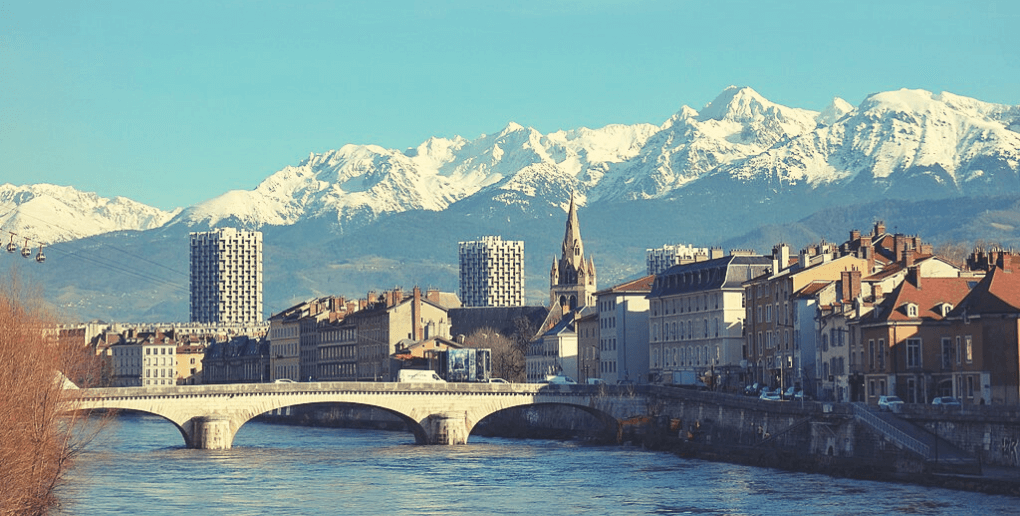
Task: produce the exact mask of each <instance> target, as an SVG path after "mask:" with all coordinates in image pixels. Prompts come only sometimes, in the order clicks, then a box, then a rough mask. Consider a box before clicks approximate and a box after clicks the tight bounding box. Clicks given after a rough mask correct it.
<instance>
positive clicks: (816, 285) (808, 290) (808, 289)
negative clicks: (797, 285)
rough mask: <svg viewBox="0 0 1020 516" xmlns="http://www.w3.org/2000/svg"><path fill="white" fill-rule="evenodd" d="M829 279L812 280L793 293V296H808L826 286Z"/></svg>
mask: <svg viewBox="0 0 1020 516" xmlns="http://www.w3.org/2000/svg"><path fill="white" fill-rule="evenodd" d="M830 283H832V282H831V281H812V282H811V283H808V284H807V285H804V288H802V289H800V290H798V291H797V292H795V293H794V294H793V297H810V296H813V295H815V294H817V293H818V292H819V291H821V290H822V289H823V288H825V287H826V286H828V285H829V284H830Z"/></svg>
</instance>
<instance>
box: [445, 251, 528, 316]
mask: <svg viewBox="0 0 1020 516" xmlns="http://www.w3.org/2000/svg"><path fill="white" fill-rule="evenodd" d="M460 300H461V303H463V305H464V306H466V307H480V306H523V305H524V242H523V241H519V240H503V239H502V238H501V237H498V236H485V237H482V238H481V239H480V240H474V241H470V242H460Z"/></svg>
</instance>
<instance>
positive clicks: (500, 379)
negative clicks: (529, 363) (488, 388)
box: [489, 378, 510, 383]
mask: <svg viewBox="0 0 1020 516" xmlns="http://www.w3.org/2000/svg"><path fill="white" fill-rule="evenodd" d="M489 383H510V382H508V381H506V380H504V379H502V378H489Z"/></svg>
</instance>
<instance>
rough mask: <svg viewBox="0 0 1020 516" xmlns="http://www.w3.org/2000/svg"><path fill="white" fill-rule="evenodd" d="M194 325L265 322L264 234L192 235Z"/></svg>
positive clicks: (225, 230)
mask: <svg viewBox="0 0 1020 516" xmlns="http://www.w3.org/2000/svg"><path fill="white" fill-rule="evenodd" d="M191 321H192V322H202V323H242V324H243V323H256V322H259V321H262V233H261V232H259V231H243V230H238V229H234V228H220V229H216V230H214V231H206V232H195V233H191Z"/></svg>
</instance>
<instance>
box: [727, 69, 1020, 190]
mask: <svg viewBox="0 0 1020 516" xmlns="http://www.w3.org/2000/svg"><path fill="white" fill-rule="evenodd" d="M1012 112H1013V108H1010V107H1008V106H999V105H993V104H987V103H982V102H979V101H975V100H973V99H967V98H965V97H960V96H957V95H952V94H948V93H943V94H940V95H933V94H932V93H930V92H927V91H923V90H906V89H904V90H899V91H891V92H884V93H877V94H874V95H871V96H869V97H868V98H866V99H865V100H864V102H862V103H861V105H860V106H858V107H857V108H856V109H855V110H854V111H852V112H850V113H848V114H846V115H844V116H843V117H841V118H839V119H838V120H837V121H835V122H833V124H832V125H831V126H828V127H820V128H818V129H817V130H815V131H812V132H811V133H808V134H804V135H801V136H799V137H797V138H794V139H791V140H790V141H788V142H785V143H783V144H781V145H777V146H776V147H774V148H772V149H769V150H767V151H765V152H763V153H762V154H760V155H757V156H753V157H750V158H748V159H746V160H743V161H741V162H739V163H734V164H733V165H731V166H729V167H724V169H723V170H722V171H721V173H727V174H729V175H731V176H732V177H733V178H735V179H737V180H741V181H749V180H753V179H754V178H758V177H764V176H772V177H775V178H777V179H779V180H780V181H781V182H784V183H786V184H798V183H803V184H807V185H810V186H812V187H817V186H819V185H823V184H834V183H846V182H848V181H850V180H855V179H856V180H858V181H864V184H869V183H870V184H873V185H877V186H879V187H881V188H884V189H888V188H890V187H891V186H892V185H894V184H896V183H904V184H907V183H909V184H910V185H911V188H913V189H917V188H920V189H921V190H920V191H917V190H914V191H911V192H902V193H903V194H906V195H911V194H912V196H914V197H921V196H945V195H955V194H960V193H973V194H986V193H996V189H998V188H1000V187H1001V186H1002V185H1003V184H1012V185H1014V188H1013V190H1015V186H1016V184H1017V177H1018V173H1020V134H1018V133H1016V132H1014V131H1011V130H1009V129H1008V128H1007V127H1006V125H1005V122H1006V121H1008V120H1009V118H1010V114H1011V113H1012Z"/></svg>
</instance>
